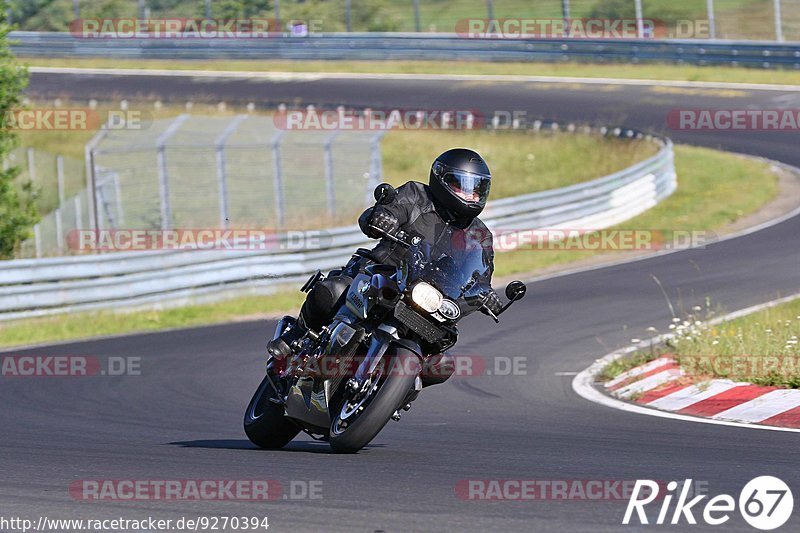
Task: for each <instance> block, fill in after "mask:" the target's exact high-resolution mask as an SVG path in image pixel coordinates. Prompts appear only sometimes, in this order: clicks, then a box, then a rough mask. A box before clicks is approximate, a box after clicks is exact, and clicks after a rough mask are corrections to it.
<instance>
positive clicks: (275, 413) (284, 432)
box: [244, 376, 300, 450]
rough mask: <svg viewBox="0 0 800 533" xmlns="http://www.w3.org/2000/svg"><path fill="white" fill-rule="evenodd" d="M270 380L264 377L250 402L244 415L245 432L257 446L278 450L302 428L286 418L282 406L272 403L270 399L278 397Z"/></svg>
mask: <svg viewBox="0 0 800 533" xmlns="http://www.w3.org/2000/svg"><path fill="white" fill-rule="evenodd" d="M269 379H270V376H264V379H263V380H262V381H261V385H259V386H258V390H256V393H255V394H254V395H253V399H252V400H250V405H248V406H247V411H246V412H245V414H244V432H245V433H246V434H247V438H248V439H250V442H252V443H253V444H255V445H256V446H259V447H261V448H266V449H268V450H277V449H280V448H283V447H284V446H286V445H287V444H288V443H289V441H291V440H292V439H293V438H295V436H296V435H297V434H298V433H299V432H300V428H298V427H297V425H295V424H294V423H293V422H292V421H291V420H289V419H288V418H286V417H285V416H284V411H283V406H282V405H280V404H277V403H275V402H272V401H270V398H274V397H275V396H276V395H275V390H274V389H273V388H272V385H270V383H269ZM273 379H275V378H274V377H273Z"/></svg>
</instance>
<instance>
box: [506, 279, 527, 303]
mask: <svg viewBox="0 0 800 533" xmlns="http://www.w3.org/2000/svg"><path fill="white" fill-rule="evenodd" d="M527 291H528V287H526V286H525V284H524V283H522V282H521V281H512V282H511V283H509V284H508V285H507V286H506V298H508V299H509V300H511V301H512V302H516V301H517V300H521V299H522V297H523V296H525V293H526V292H527Z"/></svg>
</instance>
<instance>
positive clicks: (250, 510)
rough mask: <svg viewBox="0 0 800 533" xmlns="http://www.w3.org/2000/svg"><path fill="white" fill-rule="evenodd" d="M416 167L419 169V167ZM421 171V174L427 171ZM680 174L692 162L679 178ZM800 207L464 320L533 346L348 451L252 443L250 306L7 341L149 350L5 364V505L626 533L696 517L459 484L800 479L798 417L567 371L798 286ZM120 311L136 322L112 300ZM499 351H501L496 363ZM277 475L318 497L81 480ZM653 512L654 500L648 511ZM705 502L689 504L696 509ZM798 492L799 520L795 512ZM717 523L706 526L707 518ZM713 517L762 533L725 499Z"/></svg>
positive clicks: (569, 116)
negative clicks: (67, 364) (54, 340)
mask: <svg viewBox="0 0 800 533" xmlns="http://www.w3.org/2000/svg"><path fill="white" fill-rule="evenodd" d="M29 92H30V93H31V95H32V96H37V97H41V96H47V97H55V96H57V95H61V96H66V95H69V94H72V95H80V96H81V98H84V99H88V98H91V97H96V98H100V97H104V98H108V97H109V96H110V95H112V94H113V95H114V96H115V97H129V98H131V97H134V96H136V95H137V94H141V95H147V96H157V97H159V98H161V99H162V100H165V101H168V100H175V101H182V100H186V99H195V100H199V99H200V98H201V97H203V96H206V97H207V96H208V95H212V94H213V95H215V96H214V98H216V99H225V100H227V101H229V102H231V101H240V102H247V101H255V102H260V103H270V104H276V103H280V102H296V101H298V100H300V101H301V103H303V104H307V103H313V104H326V105H336V104H345V105H346V104H351V105H371V106H374V107H390V106H395V107H405V108H412V107H413V108H430V109H436V108H445V109H461V108H466V109H480V110H482V111H484V112H487V113H490V112H493V111H495V110H527V111H528V112H529V113H531V116H536V117H546V118H553V119H558V120H581V119H586V120H591V121H596V122H600V123H602V122H615V123H620V124H624V125H627V126H634V127H642V128H650V129H654V130H661V131H663V130H664V126H663V125H664V122H665V116H666V113H667V112H668V111H669V110H671V109H674V108H679V107H684V108H694V109H697V108H704V107H719V108H731V109H732V108H750V107H763V108H778V107H794V108H796V107H800V93H796V92H795V93H781V92H767V91H763V92H762V91H735V92H730V91H727V92H725V91H723V92H720V91H705V90H696V89H692V90H688V89H687V90H671V91H662V90H654V89H651V88H647V87H630V86H627V87H613V86H602V87H597V86H582V85H576V84H570V85H562V84H552V85H545V84H526V83H521V84H511V83H508V84H506V83H497V84H491V83H470V82H458V83H453V82H413V81H409V82H399V81H396V80H395V81H391V82H381V81H364V80H360V81H358V82H355V83H353V82H347V81H343V80H335V81H326V80H319V81H313V82H312V81H306V82H303V83H293V82H287V83H274V82H253V81H242V80H233V81H231V80H226V81H215V80H213V79H188V80H187V79H183V78H177V79H171V78H170V79H163V78H159V79H149V78H140V77H136V78H135V79H130V80H127V79H126V80H123V79H120V78H118V77H113V76H92V77H89V78H82V77H80V76H63V75H53V74H46V75H42V74H34V75H33V77H32V83H31V87H30V90H29ZM666 133H668V134H669V135H670V136H671V137H673V138H674V139H675V140H677V141H683V142H688V143H693V144H700V145H706V146H714V147H718V146H721V147H725V148H728V149H732V150H736V151H740V152H746V153H751V154H757V155H762V156H765V157H770V158H773V159H778V160H780V161H783V162H786V163H789V164H794V165H800V152H798V150H797V146H798V136H797V133H772V134H766V133H760V132H739V133H711V132H708V133H704V134H696V133H688V132H670V131H667V132H666ZM409 178H411V176H409ZM417 178H418V179H419V178H421V177H417ZM679 179H680V177H679ZM798 235H800V217H795V218H792V219H789V220H786V221H784V222H782V223H779V224H777V225H774V226H772V227H769V228H767V229H764V230H761V231H758V232H756V233H752V234H749V235H745V236H742V237H739V238H735V239H730V240H726V241H722V242H718V243H716V244H712V245H710V246H708V247H706V248H704V249H693V250H686V251H682V252H677V253H672V254H667V255H662V256H657V257H652V258H649V259H646V260H640V261H635V262H631V263H626V264H621V265H616V266H611V267H607V268H602V269H595V270H589V271H585V272H581V273H575V274H570V275H566V276H561V277H555V278H550V279H545V280H541V281H538V282H535V283H533V284H531V285H529V288H528V296H527V297H526V299H525V300H523V301H522V302H519V303H518V304H516V305H515V306H514V307H512V309H511V310H510V311H509V312H508V313H507V314H506V315H504V316H503V317H502V319H501V324H500V325H498V326H495V325H494V324H493V323H492V322H491V320H489V319H488V318H486V317H483V316H477V317H470V318H469V319H468V320H467V321H465V323H463V326H462V327H461V330H462V337H461V341H460V343H459V345H458V347H457V349H456V350H455V352H456V353H459V354H471V355H480V356H486V357H488V358H495V357H498V356H505V357H507V356H524V357H525V358H526V360H527V374H526V375H516V376H497V375H484V376H479V377H460V378H453V379H452V380H451V381H450V382H448V383H446V384H444V385H441V386H437V387H434V388H431V389H426V390H425V391H424V392H423V394H422V395H421V396H420V398H419V399H418V400H417V401H416V402H415V403H414V405H413V408H412V409H411V411H410V412H409V413H406V414H405V415H404V417H403V420H402V421H400V422H399V423H395V422H390V424H389V425H388V426H387V428H386V429H385V430H384V431H383V432H382V433H381V434H380V435H379V436H378V437H377V438H376V439H375V441H374V442H373V443H372V445H371V446H369V447H368V448H367V449H365V450H364V451H362V452H361V453H359V454H358V455H354V456H353V455H351V456H339V455H333V454H331V453H330V452H329V449H328V446H327V445H326V444H325V443H317V442H313V441H310V440H309V439H307V438H305V437H303V438H298V439H297V441H296V442H294V443H292V444H290V445H289V446H288V447H287V448H286V450H283V451H260V450H255V449H253V447H252V446H251V445H250V444H249V442H248V441H247V440H246V437H245V436H244V434H243V432H242V429H241V418H242V414H243V411H244V408H245V406H246V404H247V401H248V400H249V398H250V396H251V394H252V392H253V391H254V389H255V387H256V385H257V384H258V383H259V381H260V379H261V376H262V369H263V361H264V359H263V352H264V346H265V342H266V338H267V337H268V336H269V335H270V334H271V332H272V330H273V328H274V323H272V322H266V321H256V322H247V323H238V324H231V325H223V326H213V327H204V328H197V329H190V330H184V331H170V332H163V333H152V334H144V335H133V336H127V337H120V338H112V339H103V340H96V341H86V342H80V343H73V344H66V345H59V346H53V347H44V348H36V349H30V350H16V351H13V352H11V353H14V354H28V353H30V354H39V355H56V354H65V355H92V356H98V357H100V358H105V357H107V356H122V357H125V356H132V357H137V356H138V357H141V376H135V375H131V376H125V377H92V378H36V379H34V378H13V379H12V378H0V379H2V386H1V387H0V401H1V402H2V405H3V409H1V410H0V427H2V428H3V430H2V433H3V439H2V442H0V465H2V469H0V480H2V484H0V501H2V502H3V503H2V513H3V514H4V515H6V516H27V517H31V518H35V517H38V516H40V515H43V514H44V515H47V516H49V517H63V518H67V517H75V518H95V517H117V516H123V517H126V518H135V517H143V516H147V515H152V516H157V517H159V518H177V517H180V516H197V515H242V516H248V515H250V516H252V515H268V516H269V518H270V525H271V526H272V530H276V531H365V532H373V531H387V532H389V531H485V530H492V531H581V532H583V531H586V532H595V531H621V530H623V531H624V530H647V529H654V528H655V529H659V530H668V531H672V530H687V529H698V528H699V529H701V530H703V529H706V527H704V526H692V527H689V526H687V525H686V522H685V521H683V522H682V524H681V525H679V526H650V527H649V528H647V527H642V526H638V527H634V526H627V527H625V526H621V525H620V523H621V520H622V516H623V513H624V510H625V502H623V501H600V502H597V501H594V502H587V501H566V502H554V501H541V502H531V501H524V502H513V501H512V502H486V501H464V500H462V499H460V498H458V497H457V496H456V493H455V491H454V488H455V486H456V484H457V483H458V482H459V481H460V480H467V479H538V480H632V479H637V478H648V479H655V480H661V481H664V482H666V481H670V480H679V481H681V480H683V479H686V478H692V479H694V480H698V481H700V482H707V490H708V492H709V494H711V495H716V494H720V493H728V494H732V495H734V497H738V494H739V491H740V490H741V488H742V487H743V486H744V484H745V483H746V482H747V481H749V480H750V479H752V478H754V477H756V476H761V475H775V476H778V477H780V478H782V479H783V480H784V481H786V482H787V483H788V484H789V486H790V487H792V488H794V489H795V496H796V497H797V496H798V495H799V494H800V492H798V491H800V468H798V467H800V451H799V447H798V445H797V442H798V441H797V435H795V434H790V433H778V432H768V431H760V430H755V429H742V428H731V427H721V426H712V425H706V424H700V423H690V422H682V421H674V420H665V419H661V418H655V417H648V416H640V415H635V414H630V413H624V412H620V411H616V410H612V409H609V408H606V407H603V406H599V405H595V404H592V403H590V402H587V401H585V400H583V399H582V398H579V397H578V396H577V395H575V393H574V392H573V391H572V388H571V381H572V378H573V376H572V375H557V373H568V374H569V373H573V372H577V371H580V370H582V369H584V368H585V367H587V366H588V365H589V364H591V363H592V362H593V361H594V360H595V359H596V358H597V357H599V356H601V355H603V354H605V353H607V352H609V351H611V350H613V349H615V348H617V347H621V346H624V345H626V344H628V343H629V341H630V339H631V338H632V337H640V338H641V337H643V336H647V335H646V332H645V328H647V327H648V326H657V327H659V328H661V329H663V328H664V327H665V326H666V324H667V323H668V321H669V319H670V318H671V314H670V311H669V308H668V305H667V301H666V299H665V297H664V294H662V291H661V289H660V288H659V286H658V285H657V283H656V282H655V280H654V277H655V278H657V279H658V280H659V281H660V282H661V284H662V285H663V288H664V291H665V292H666V294H667V295H668V296H669V298H670V300H671V301H672V303H673V305H675V306H676V307H677V306H680V307H682V308H684V309H688V308H690V307H691V306H692V305H695V304H703V303H704V301H705V298H706V297H710V298H711V300H712V301H713V302H715V303H719V304H721V305H723V306H724V307H725V308H726V309H728V310H735V309H740V308H743V307H746V306H748V305H752V304H755V303H759V302H764V301H767V300H769V299H771V298H774V297H775V296H777V295H786V294H790V293H794V292H798V291H800V268H798V267H800V247H798ZM121 319H124V318H121ZM490 366H491V365H490ZM200 478H202V479H254V478H257V479H274V480H277V481H280V482H281V483H282V484H284V485H288V484H289V483H290V481H291V480H315V481H321V482H322V487H323V490H322V496H323V498H322V499H318V500H298V501H290V500H283V499H279V500H277V501H274V502H267V503H248V502H230V501H224V502H175V501H133V502H131V501H121V502H120V501H117V502H114V501H111V502H78V501H76V500H74V499H73V498H71V497H70V494H69V492H68V487H69V485H70V483H72V482H73V481H75V480H80V479H200ZM655 514H656V512H655V511H653V512H652V514H651V518H654V517H655ZM699 514H701V512H695V515H696V516H697V518H698V519H700V517H699V516H698V515H699ZM798 520H800V511H798V510H797V509H796V510H795V513H794V516H793V517H792V519H790V522H789V525H788V526H787V527H790V528H791V527H793V528H796V527H797V523H798ZM709 529H713V528H709ZM716 529H719V530H725V531H731V530H736V531H753V529H752V528H751V527H750V526H748V525H747V524H746V523H745V522H744V520H743V519H742V518H741V517H740V516H739V515H738V513H734V514H733V515H732V518H731V521H730V522H729V523H727V524H726V525H725V526H719V527H717V528H716Z"/></svg>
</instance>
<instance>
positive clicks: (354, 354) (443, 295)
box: [244, 184, 526, 453]
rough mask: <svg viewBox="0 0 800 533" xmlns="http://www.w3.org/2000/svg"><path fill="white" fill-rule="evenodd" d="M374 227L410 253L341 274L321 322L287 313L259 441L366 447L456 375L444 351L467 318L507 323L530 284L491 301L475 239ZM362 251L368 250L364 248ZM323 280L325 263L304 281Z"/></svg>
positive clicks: (264, 398)
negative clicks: (426, 388)
mask: <svg viewBox="0 0 800 533" xmlns="http://www.w3.org/2000/svg"><path fill="white" fill-rule="evenodd" d="M395 196H396V191H395V190H394V188H393V187H392V186H391V185H388V184H382V185H380V186H378V187H377V188H376V189H375V199H376V201H377V202H378V203H379V204H389V203H391V202H392V201H394V198H395ZM373 229H375V230H376V231H378V232H380V233H381V234H382V235H383V236H384V237H385V238H387V239H389V240H391V241H392V242H393V243H394V245H395V246H396V247H400V250H401V251H402V254H403V256H402V260H401V261H400V263H399V265H398V266H394V265H386V264H379V263H375V262H370V264H368V265H367V266H365V267H364V268H362V269H359V272H358V273H357V274H355V276H354V277H352V278H350V277H344V278H342V277H341V276H339V277H336V280H337V282H336V283H333V285H337V284H338V285H340V286H341V288H340V289H339V291H340V292H341V296H340V297H339V298H337V299H336V304H335V306H334V308H335V315H334V316H333V318H332V320H330V322H329V323H327V324H325V325H322V326H321V327H317V328H299V327H298V323H297V319H296V318H295V317H291V316H285V317H283V318H282V319H281V320H280V321H279V323H278V325H277V327H276V329H275V334H274V336H273V341H274V342H273V343H270V349H269V350H268V360H267V372H266V376H265V377H264V379H263V380H262V382H261V384H260V385H259V387H258V389H257V390H256V392H255V394H254V395H253V398H252V400H251V401H250V404H249V405H248V407H247V411H246V412H245V416H244V430H245V433H246V434H247V436H248V438H249V439H250V441H251V442H253V443H254V444H256V445H257V446H259V447H261V448H266V449H279V448H282V447H284V446H285V445H286V444H288V443H289V442H290V441H291V440H292V439H293V438H294V437H295V436H296V435H297V434H298V433H299V432H300V431H304V432H305V433H307V434H308V435H310V436H311V437H312V438H314V439H316V440H326V441H328V442H329V444H330V446H331V448H332V449H333V450H334V451H335V452H338V453H355V452H357V451H359V450H360V449H362V448H363V447H364V446H366V445H367V444H368V443H369V442H370V441H372V439H373V438H375V436H376V435H377V434H378V433H379V432H380V431H381V430H382V429H383V427H384V426H385V425H386V424H387V423H388V422H389V420H399V419H400V417H401V411H404V410H405V411H407V410H408V409H410V407H411V403H412V402H413V401H414V400H415V399H416V398H417V396H418V395H419V393H420V391H421V390H422V387H423V385H424V384H425V382H426V381H427V382H428V383H437V382H441V381H444V380H446V379H447V378H448V377H449V376H450V375H451V374H452V371H453V367H452V365H453V361H452V359H451V358H448V356H447V355H446V350H448V349H449V348H452V347H453V346H454V345H455V344H456V342H457V341H458V330H457V328H456V324H457V323H458V322H459V321H460V320H461V319H463V318H464V317H465V316H467V315H469V314H471V313H473V312H475V311H480V310H483V311H484V313H486V314H488V315H489V316H491V317H492V318H493V319H494V321H495V322H499V319H498V316H499V315H500V314H502V313H503V312H505V311H506V310H507V309H508V308H509V307H510V306H511V305H512V304H513V303H514V302H516V301H518V300H520V299H521V298H522V297H523V296H524V295H525V292H526V286H525V284H524V283H522V282H521V281H512V282H511V283H509V284H508V286H507V287H506V291H505V294H506V297H507V298H508V300H509V301H508V303H506V304H505V306H504V307H503V308H502V309H501V311H500V312H499V313H497V314H496V315H495V314H493V313H492V312H491V311H490V310H489V309H488V308H487V307H486V299H487V296H488V293H487V292H486V290H485V288H486V287H485V285H481V284H480V283H478V280H479V279H481V277H482V276H483V275H484V274H485V273H486V272H487V269H488V268H489V264H488V261H487V256H486V254H485V253H484V250H483V248H482V246H481V244H480V242H479V241H478V240H477V239H470V238H469V236H467V237H466V238H464V239H463V240H464V242H459V243H457V244H454V243H452V242H448V243H445V245H442V244H436V245H434V244H432V243H429V242H427V241H425V240H424V239H422V238H421V237H419V236H413V235H409V234H407V233H406V232H404V231H402V230H399V231H397V232H395V233H394V234H388V233H386V232H381V231H380V230H379V229H378V228H373ZM356 253H357V255H359V254H361V255H363V256H364V257H369V254H368V251H366V250H359V251H358V252H356ZM325 279H326V278H325V276H323V275H322V273H321V272H320V271H317V273H316V274H315V275H313V276H312V277H311V278H310V279H309V280H308V281H307V282H306V284H305V285H304V286H303V288H302V289H301V290H303V291H304V292H309V291H311V290H313V289H314V287H315V286H317V284H319V283H321V282H322V281H324V280H325ZM342 280H344V281H342ZM334 298H336V295H334ZM340 303H341V305H339V304H340ZM293 331H298V332H299V333H298V334H297V335H296V336H295V337H296V338H293V337H292V335H291V333H292V332H293ZM286 337H288V338H289V339H290V341H289V342H288V343H287V342H286V341H283V340H282V339H284V338H286ZM279 339H281V340H279ZM275 346H278V347H280V349H277V348H275Z"/></svg>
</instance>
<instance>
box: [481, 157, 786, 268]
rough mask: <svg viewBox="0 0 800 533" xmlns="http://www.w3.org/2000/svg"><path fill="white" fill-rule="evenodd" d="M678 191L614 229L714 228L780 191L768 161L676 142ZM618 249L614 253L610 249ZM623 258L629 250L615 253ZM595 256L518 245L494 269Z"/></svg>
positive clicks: (502, 255)
mask: <svg viewBox="0 0 800 533" xmlns="http://www.w3.org/2000/svg"><path fill="white" fill-rule="evenodd" d="M675 166H676V170H677V173H678V190H677V191H675V193H673V194H672V196H670V197H669V198H667V199H665V200H664V201H662V202H661V203H660V204H658V205H657V206H655V207H653V208H652V209H650V210H648V211H645V212H644V213H642V214H641V215H639V216H637V217H634V218H632V219H631V220H628V221H626V222H625V223H623V224H620V225H618V226H616V227H614V228H611V229H633V230H655V231H659V232H664V233H665V234H667V235H669V234H671V233H672V232H674V231H676V230H686V231H714V230H717V229H719V228H722V227H724V226H725V225H726V224H729V223H731V222H734V221H735V220H737V219H739V218H741V217H743V216H744V215H746V214H748V213H752V212H754V211H756V210H758V208H759V207H760V206H762V205H764V204H765V203H766V202H768V201H769V200H771V199H772V198H774V197H775V195H776V194H777V177H776V175H775V174H774V173H773V172H772V171H771V170H770V168H769V165H768V164H765V163H762V162H760V161H756V160H748V159H743V158H740V157H736V156H734V155H730V154H725V153H723V152H718V151H715V150H710V149H707V148H696V147H689V146H676V147H675ZM610 253H614V252H610ZM616 254H617V255H619V256H620V258H623V257H624V254H625V252H623V251H621V252H616ZM592 255H595V253H594V252H592V251H585V250H517V251H512V252H506V253H500V254H497V256H496V259H495V263H496V267H497V268H496V271H495V272H496V274H497V275H499V276H506V275H510V274H515V273H520V272H530V271H533V270H537V269H541V268H545V267H552V266H554V265H567V264H569V263H571V262H574V261H578V260H581V259H586V258H588V257H591V256H592Z"/></svg>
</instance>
